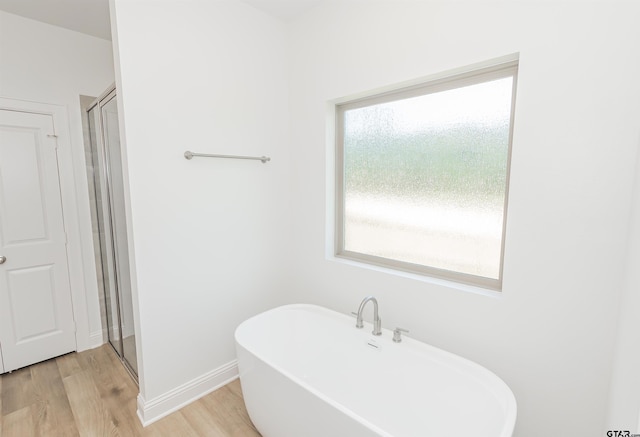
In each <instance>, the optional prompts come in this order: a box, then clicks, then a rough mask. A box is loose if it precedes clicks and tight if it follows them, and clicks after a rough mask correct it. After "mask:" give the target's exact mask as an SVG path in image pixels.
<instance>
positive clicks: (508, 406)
mask: <svg viewBox="0 0 640 437" xmlns="http://www.w3.org/2000/svg"><path fill="white" fill-rule="evenodd" d="M305 308H306V309H312V310H316V311H318V310H319V311H320V312H324V313H327V315H328V316H329V317H331V316H334V317H336V316H339V317H341V318H343V319H345V320H351V319H352V317H351V316H349V315H347V314H343V313H340V312H338V311H335V310H332V309H330V308H327V307H323V306H321V305H315V304H307V303H295V304H286V305H281V306H277V307H275V308H271V309H268V310H266V311H263V312H261V313H258V314H256V315H254V316H252V317H250V318H248V319H246V320H244V321H243V322H242V323H240V324H239V325H238V327H237V328H236V330H235V331H234V340H235V342H236V347H237V346H240V347H242V348H243V349H244V350H245V351H246V352H247V353H249V354H250V355H252V356H253V357H255V358H256V359H258V360H259V361H261V362H262V363H264V364H265V365H267V366H269V367H270V368H271V369H273V370H274V371H276V372H278V373H280V374H282V375H283V376H285V377H286V378H288V379H290V380H291V381H293V382H294V383H295V384H297V385H299V386H301V387H302V388H304V389H305V390H308V391H309V392H311V393H312V394H314V395H315V396H316V397H318V398H319V399H320V400H322V401H323V402H325V403H327V404H329V405H331V406H333V407H334V408H336V409H337V410H339V411H340V412H342V413H343V414H345V415H347V416H348V417H350V418H352V419H353V420H355V421H357V422H359V423H360V424H362V425H364V426H366V427H367V428H369V429H371V430H372V431H375V432H377V433H379V434H380V436H382V437H394V436H393V435H392V434H389V432H387V431H385V430H383V429H382V428H380V427H379V426H377V425H375V424H373V423H371V422H370V421H369V420H367V419H365V418H364V417H362V416H360V415H358V414H356V413H354V412H353V411H352V410H351V409H350V408H348V407H346V406H345V405H343V404H341V403H340V402H338V401H336V400H335V399H333V398H331V397H329V396H327V395H326V394H324V393H322V392H321V391H320V390H318V389H316V388H314V387H313V386H311V385H310V384H308V383H307V382H306V381H305V380H303V379H301V378H299V377H297V376H296V375H294V374H293V373H291V372H290V371H287V370H286V369H283V368H282V367H281V366H279V365H276V364H275V363H273V361H271V360H269V359H267V358H265V357H264V356H263V354H260V353H256V352H255V351H252V350H251V349H250V348H248V347H247V346H246V344H243V343H242V342H241V341H240V340H239V339H238V331H240V329H241V327H242V326H243V325H245V323H247V322H249V321H251V320H254V319H256V318H259V317H261V316H262V317H265V316H266V315H267V314H268V313H275V312H280V311H286V310H295V309H305ZM354 327H355V325H354ZM367 327H371V323H368V322H365V329H368V328H367ZM382 332H383V338H382V340H385V341H386V340H387V339H386V338H385V336H386V337H388V338H389V339H390V338H391V337H392V335H393V331H392V330H390V329H387V328H382ZM388 341H391V340H388ZM403 343H405V344H409V345H410V346H411V347H414V348H415V347H417V348H426V350H427V352H430V353H434V354H435V355H436V356H439V357H441V358H443V359H449V360H453V362H454V363H459V365H460V366H461V367H460V368H462V369H465V368H466V367H470V368H471V369H474V370H476V371H478V372H480V373H482V374H485V375H486V376H487V378H488V379H487V380H488V381H489V382H490V384H486V383H483V385H484V386H485V387H487V389H488V390H490V391H491V392H492V393H493V394H494V396H495V397H496V398H498V396H496V393H504V394H505V395H506V396H505V398H506V399H505V405H504V409H503V411H504V415H505V422H504V424H503V427H502V429H501V431H500V434H499V435H498V436H496V437H511V436H513V431H514V429H515V423H516V419H517V413H518V407H517V401H516V398H515V395H514V394H513V391H512V390H511V388H510V387H509V386H508V385H507V384H506V383H505V382H504V381H503V380H502V378H500V377H499V376H498V375H496V374H495V373H494V372H492V371H491V370H489V369H487V368H486V367H484V366H482V365H481V364H478V363H476V362H475V361H472V360H470V359H468V358H465V357H462V356H460V355H457V354H454V353H453V352H449V351H447V350H444V349H441V348H438V347H436V346H433V345H431V344H429V343H425V342H422V341H419V340H416V339H413V338H411V337H407V336H403ZM239 377H240V380H241V382H242V369H240V374H239ZM494 388H495V390H493V389H494ZM498 402H500V400H499V399H498Z"/></svg>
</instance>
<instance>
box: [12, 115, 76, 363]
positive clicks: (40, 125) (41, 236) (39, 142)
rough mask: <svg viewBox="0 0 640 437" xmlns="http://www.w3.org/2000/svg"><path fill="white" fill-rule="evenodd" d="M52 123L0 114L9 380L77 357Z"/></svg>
mask: <svg viewBox="0 0 640 437" xmlns="http://www.w3.org/2000/svg"><path fill="white" fill-rule="evenodd" d="M53 134H54V126H53V118H52V116H50V115H43V114H34V113H28V112H18V111H8V110H0V263H1V264H0V347H1V348H2V359H3V363H4V371H5V372H8V371H11V370H14V369H17V368H20V367H24V366H27V365H30V364H33V363H37V362H39V361H43V360H46V359H49V358H52V357H55V356H58V355H62V354H65V353H67V352H71V351H74V350H75V349H76V339H75V324H74V321H73V308H72V303H71V289H70V286H69V272H68V268H67V252H66V235H65V231H64V223H63V219H62V200H61V195H60V181H59V178H58V160H57V155H56V140H55V137H54V136H53Z"/></svg>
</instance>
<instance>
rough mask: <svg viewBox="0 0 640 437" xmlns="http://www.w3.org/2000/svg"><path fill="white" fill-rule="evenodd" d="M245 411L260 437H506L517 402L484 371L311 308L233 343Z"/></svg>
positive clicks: (277, 313)
mask: <svg viewBox="0 0 640 437" xmlns="http://www.w3.org/2000/svg"><path fill="white" fill-rule="evenodd" d="M235 338H236V350H237V353H238V366H239V369H240V381H241V384H242V392H243V394H244V401H245V403H246V405H247V410H248V412H249V416H250V417H251V420H252V421H253V423H254V424H255V426H256V428H257V429H258V430H259V431H260V433H261V434H262V435H263V436H264V437H374V436H385V437H392V436H393V437H443V436H472V437H509V436H511V435H512V433H513V428H514V425H515V420H516V401H515V398H514V396H513V393H512V392H511V390H510V389H509V387H507V385H506V384H505V383H504V382H503V381H502V380H501V379H500V378H498V377H497V376H496V375H495V374H493V373H491V372H490V371H488V370H487V369H485V368H484V367H482V366H480V365H478V364H476V363H473V362H471V361H469V360H466V359H464V358H461V357H459V356H457V355H454V354H451V353H448V352H445V351H443V350H441V349H438V348H435V347H433V346H429V345H427V344H425V343H421V342H418V341H415V340H412V339H410V338H407V337H404V338H403V341H402V342H401V343H394V342H393V341H392V332H391V331H390V330H388V329H383V330H382V336H374V335H372V334H371V324H367V323H365V327H364V329H356V328H355V319H354V318H352V317H349V316H347V315H343V314H340V313H337V312H334V311H331V310H328V309H326V308H322V307H319V306H314V305H287V306H283V307H279V308H275V309H273V310H270V311H267V312H264V313H262V314H259V315H257V316H255V317H253V318H251V319H249V320H246V321H245V322H243V323H242V324H241V325H240V326H239V327H238V329H237V330H236V333H235Z"/></svg>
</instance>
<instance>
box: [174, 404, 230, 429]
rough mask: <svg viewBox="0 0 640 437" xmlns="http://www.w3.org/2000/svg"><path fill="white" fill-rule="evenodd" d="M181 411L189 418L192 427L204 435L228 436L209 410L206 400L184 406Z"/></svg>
mask: <svg viewBox="0 0 640 437" xmlns="http://www.w3.org/2000/svg"><path fill="white" fill-rule="evenodd" d="M180 412H181V413H182V414H183V415H184V417H185V418H186V419H187V421H188V422H189V424H191V427H192V428H193V429H194V430H195V431H196V432H197V433H198V435H199V436H203V437H227V436H228V434H227V432H226V431H225V430H224V428H223V427H221V426H220V425H219V423H218V421H217V420H216V418H215V417H214V416H213V415H212V414H211V413H210V412H209V410H208V409H207V407H206V406H205V405H204V402H201V401H200V400H199V401H197V402H193V403H192V404H190V405H187V406H186V407H184V408H183V409H182V410H180Z"/></svg>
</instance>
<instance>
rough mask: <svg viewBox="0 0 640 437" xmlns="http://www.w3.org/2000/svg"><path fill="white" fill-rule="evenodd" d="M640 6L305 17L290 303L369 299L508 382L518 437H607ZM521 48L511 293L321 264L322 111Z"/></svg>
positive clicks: (298, 36)
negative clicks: (370, 92) (350, 98)
mask: <svg viewBox="0 0 640 437" xmlns="http://www.w3.org/2000/svg"><path fill="white" fill-rule="evenodd" d="M639 13H640V7H639V6H638V5H637V4H636V5H634V4H632V3H630V2H628V3H627V2H624V3H623V2H616V3H613V2H608V3H605V2H603V3H591V2H589V3H575V2H554V3H545V2H503V3H501V2H397V1H395V2H391V1H378V2H328V3H325V4H323V5H322V6H321V7H319V8H317V9H315V10H314V11H313V12H312V13H310V14H307V15H306V16H305V17H303V18H301V19H298V20H296V21H295V22H293V24H292V25H291V28H290V31H291V33H290V35H289V40H290V51H291V64H290V66H291V68H290V77H291V82H290V83H291V88H290V93H291V133H292V153H293V155H292V169H293V170H292V172H293V174H292V183H291V186H292V189H293V202H292V204H293V206H294V209H293V223H294V228H293V240H294V247H293V250H292V253H295V254H296V258H295V262H294V264H293V265H292V266H291V271H292V272H295V277H294V278H293V279H294V281H293V285H292V286H291V287H289V291H290V293H289V298H288V300H289V301H303V302H312V303H319V304H322V305H325V306H328V307H330V308H334V309H336V310H339V311H342V312H345V313H348V312H350V311H353V310H355V309H356V308H357V305H358V304H359V302H360V300H361V299H362V298H363V297H364V296H365V295H367V294H373V295H375V296H377V297H378V299H379V301H380V304H381V317H382V320H383V325H384V326H385V327H387V328H393V327H395V326H402V327H405V328H408V329H409V330H411V334H409V335H410V336H413V337H415V338H418V339H420V340H423V341H425V342H428V343H431V344H434V345H436V346H439V347H442V348H444V349H447V350H449V351H452V352H454V353H458V354H460V355H462V356H464V357H468V358H470V359H472V360H474V361H476V362H478V363H480V364H482V365H484V366H486V367H488V368H489V369H491V370H493V371H494V372H496V373H497V374H498V375H499V376H500V377H502V378H503V379H504V380H505V381H506V382H507V384H508V385H509V386H510V387H511V388H512V389H513V391H514V393H515V396H516V398H517V401H518V408H519V412H518V422H517V425H516V435H517V436H518V437H539V436H544V435H573V436H578V435H584V436H599V435H603V429H604V428H605V416H606V411H607V399H608V390H609V381H610V375H611V370H612V354H613V345H614V340H615V335H616V325H617V314H618V304H619V298H620V290H621V287H622V276H623V272H624V267H625V262H624V260H625V255H626V239H627V231H628V225H629V214H630V199H631V192H632V186H633V174H634V164H635V161H636V153H637V146H638V133H639V130H638V122H639V120H640V83H639V82H638V80H637V78H638V77H640V60H639V59H638V57H637V56H635V53H637V49H638V41H640V27H639V26H638V25H637V20H636V18H637V16H638V14H639ZM516 52H519V53H520V73H519V83H518V94H517V102H516V116H515V134H514V143H513V158H512V176H511V184H510V199H509V202H510V203H509V216H508V226H507V239H506V251H505V267H504V287H503V290H504V291H503V292H502V294H501V295H499V296H497V297H488V296H484V295H480V294H473V293H468V292H464V291H460V290H458V289H456V287H452V286H447V285H438V284H437V283H430V282H426V281H419V280H415V279H411V278H405V277H400V276H394V275H391V274H388V273H384V272H380V271H375V270H370V269H363V268H360V267H357V266H352V265H347V264H344V263H340V262H337V261H332V260H327V259H325V243H326V233H325V227H326V225H327V222H326V218H325V211H326V208H325V202H326V200H327V198H326V196H327V194H326V191H327V190H326V185H327V182H328V181H327V177H326V176H325V166H326V165H327V159H326V143H327V138H326V123H327V114H326V102H327V101H330V100H332V99H336V98H340V97H343V96H348V95H352V94H354V93H358V92H361V91H366V90H370V89H376V88H379V87H383V86H387V85H389V84H394V83H398V82H402V81H406V80H411V79H415V78H418V77H422V76H428V75H431V74H434V73H439V72H442V71H446V70H449V69H452V68H456V67H460V66H465V65H469V64H473V63H477V62H481V61H484V60H487V59H491V58H495V57H499V56H504V55H507V54H511V53H516ZM329 142H331V139H330V138H329ZM636 314H637V313H636ZM635 346H636V347H637V346H638V345H637V344H636V345H635ZM636 371H637V368H636ZM373 383H374V382H373ZM381 401H384V400H381Z"/></svg>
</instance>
